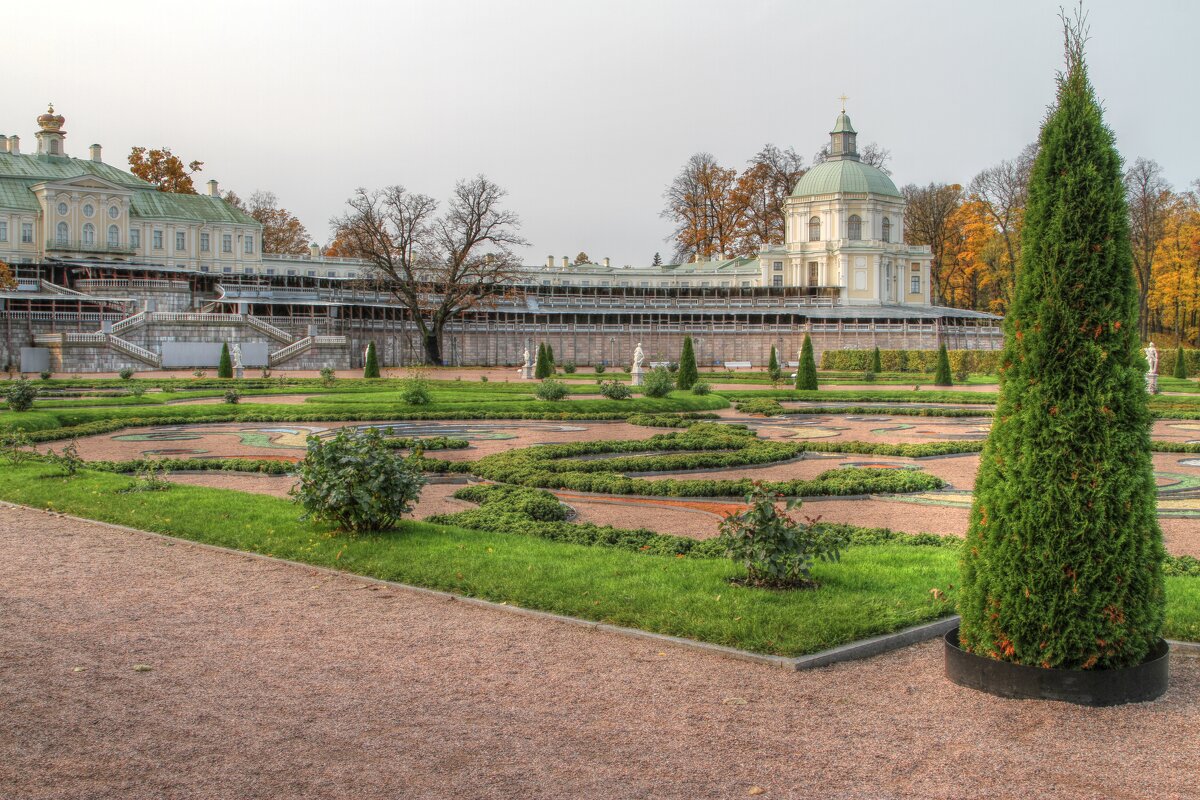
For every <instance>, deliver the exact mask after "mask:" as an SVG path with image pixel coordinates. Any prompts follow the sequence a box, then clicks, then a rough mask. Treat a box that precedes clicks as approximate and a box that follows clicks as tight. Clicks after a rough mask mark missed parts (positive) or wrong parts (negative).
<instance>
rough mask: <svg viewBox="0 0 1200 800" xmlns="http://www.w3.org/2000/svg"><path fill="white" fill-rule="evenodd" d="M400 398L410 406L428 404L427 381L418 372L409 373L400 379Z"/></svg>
mask: <svg viewBox="0 0 1200 800" xmlns="http://www.w3.org/2000/svg"><path fill="white" fill-rule="evenodd" d="M400 399H401V400H403V401H404V402H405V403H406V404H408V405H410V406H427V405H429V402H430V399H431V397H430V394H429V381H428V380H427V379H426V378H425V376H424V375H422V374H420V373H416V372H414V373H410V374H409V375H408V376H407V377H405V378H403V379H402V380H401V381H400Z"/></svg>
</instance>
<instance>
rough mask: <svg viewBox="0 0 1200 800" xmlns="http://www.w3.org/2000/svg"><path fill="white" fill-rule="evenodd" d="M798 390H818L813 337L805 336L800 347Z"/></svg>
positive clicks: (797, 376) (797, 372) (797, 371)
mask: <svg viewBox="0 0 1200 800" xmlns="http://www.w3.org/2000/svg"><path fill="white" fill-rule="evenodd" d="M796 388H797V389H801V390H808V391H812V390H815V389H816V388H817V362H816V360H815V359H814V358H813V346H812V337H810V336H809V335H808V334H807V333H806V334H804V344H803V345H802V346H801V347H800V366H799V367H798V368H797V369H796Z"/></svg>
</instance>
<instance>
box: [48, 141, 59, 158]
mask: <svg viewBox="0 0 1200 800" xmlns="http://www.w3.org/2000/svg"><path fill="white" fill-rule="evenodd" d="M50 155H52V156H56V155H58V139H51V140H50Z"/></svg>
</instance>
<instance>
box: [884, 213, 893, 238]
mask: <svg viewBox="0 0 1200 800" xmlns="http://www.w3.org/2000/svg"><path fill="white" fill-rule="evenodd" d="M883 240H884V241H885V242H890V241H891V240H892V221H891V220H890V219H888V218H887V217H884V218H883Z"/></svg>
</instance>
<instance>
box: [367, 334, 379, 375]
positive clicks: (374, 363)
mask: <svg viewBox="0 0 1200 800" xmlns="http://www.w3.org/2000/svg"><path fill="white" fill-rule="evenodd" d="M363 377H364V378H378V377H379V359H378V358H376V356H375V343H374V342H371V343H369V344H368V345H367V363H366V365H365V366H363Z"/></svg>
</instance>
